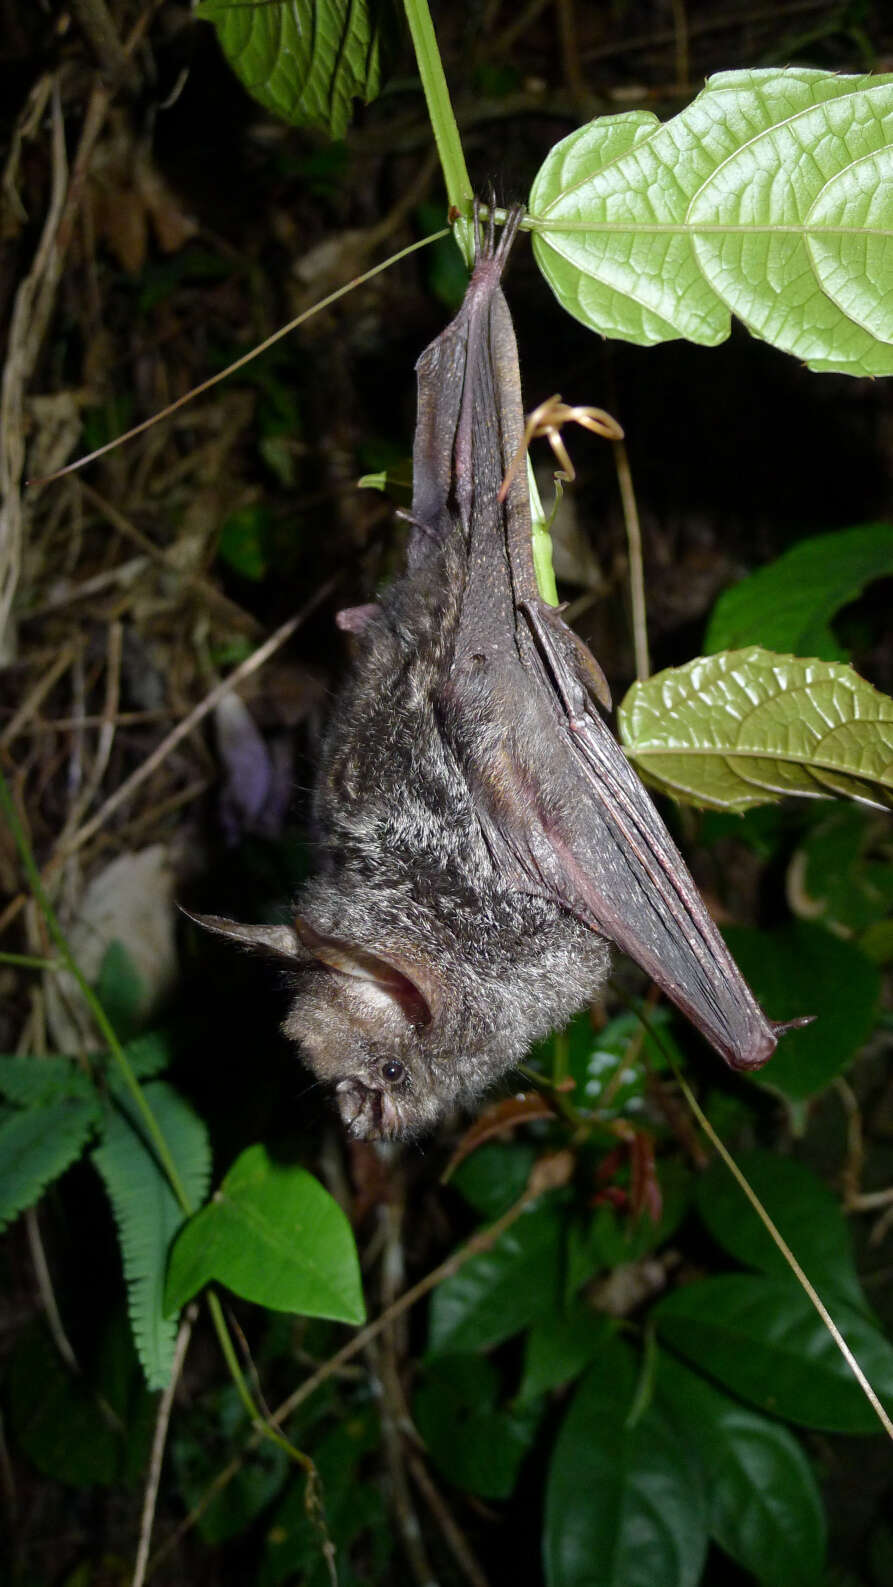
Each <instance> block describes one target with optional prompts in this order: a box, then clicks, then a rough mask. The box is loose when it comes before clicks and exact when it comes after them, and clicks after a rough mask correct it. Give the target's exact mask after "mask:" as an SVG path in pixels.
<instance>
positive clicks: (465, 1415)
mask: <svg viewBox="0 0 893 1587" xmlns="http://www.w3.org/2000/svg"><path fill="white" fill-rule="evenodd" d="M498 1397H499V1373H498V1372H497V1371H496V1368H495V1367H494V1366H493V1364H492V1362H490V1361H488V1360H486V1358H485V1357H483V1356H471V1355H446V1356H438V1358H437V1360H436V1361H433V1362H432V1363H431V1364H430V1365H429V1366H428V1368H427V1369H426V1372H425V1376H424V1378H423V1380H422V1382H421V1384H420V1385H419V1387H418V1389H417V1390H416V1392H415V1395H414V1397H413V1420H414V1421H415V1424H416V1426H417V1427H418V1430H419V1432H420V1433H421V1435H422V1438H423V1440H424V1442H425V1445H426V1446H427V1449H428V1452H429V1454H430V1455H431V1458H432V1460H433V1461H434V1463H435V1465H436V1466H438V1467H439V1469H440V1470H441V1471H442V1473H443V1475H444V1476H445V1477H446V1478H447V1480H448V1481H449V1482H452V1483H454V1484H455V1485H456V1487H458V1488H464V1489H466V1490H467V1491H469V1492H471V1493H477V1494H480V1496H481V1498H484V1499H507V1498H508V1496H509V1494H510V1493H511V1492H512V1490H513V1488H514V1486H515V1482H516V1480H517V1476H518V1469H519V1467H520V1465H521V1462H522V1460H523V1459H524V1456H525V1455H526V1453H527V1451H528V1449H529V1448H530V1446H531V1444H532V1443H533V1440H534V1437H535V1436H536V1430H537V1427H538V1425H539V1421H540V1415H541V1410H542V1406H541V1404H540V1403H539V1402H537V1403H535V1404H534V1403H532V1402H530V1401H528V1402H527V1403H526V1404H525V1405H523V1406H517V1407H515V1408H512V1407H510V1406H499V1405H497V1400H498Z"/></svg>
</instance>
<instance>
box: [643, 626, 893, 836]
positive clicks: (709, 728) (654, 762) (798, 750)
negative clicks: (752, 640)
mask: <svg viewBox="0 0 893 1587" xmlns="http://www.w3.org/2000/svg"><path fill="white" fill-rule="evenodd" d="M617 725H618V730H619V734H620V738H621V742H622V743H623V747H624V749H625V750H626V752H627V754H628V755H629V756H630V758H631V759H632V760H633V761H635V763H636V766H637V768H638V770H639V771H640V772H641V773H642V774H643V775H644V776H645V777H646V778H647V779H648V781H649V782H651V783H653V784H654V786H655V787H657V788H658V789H660V791H661V792H662V793H668V794H670V795H671V796H672V797H673V798H674V799H680V800H683V801H686V802H688V803H690V804H695V805H704V806H708V807H711V808H713V809H715V810H746V809H747V808H748V807H749V806H750V805H757V804H765V803H766V802H767V801H771V800H774V799H778V798H780V797H781V796H782V795H783V794H807V795H811V796H813V797H828V796H829V795H830V794H842V795H846V796H847V797H848V798H851V799H858V800H861V801H862V803H864V804H872V805H877V806H879V807H880V808H882V809H886V808H888V807H890V806H891V805H893V700H891V699H889V698H888V697H887V695H885V694H879V693H878V691H877V690H876V689H873V688H872V686H871V684H870V683H866V682H865V680H864V678H860V677H859V675H858V673H856V672H854V671H853V669H852V667H845V666H842V665H841V664H839V663H834V662H828V661H804V660H802V659H800V658H799V657H797V656H777V655H775V653H774V652H773V651H769V650H760V649H759V648H757V647H756V646H754V647H752V648H751V649H748V650H729V651H723V652H722V654H721V655H718V656H703V657H699V658H698V659H697V660H695V661H690V662H688V663H687V665H686V666H684V667H671V668H668V669H667V671H666V672H658V673H656V674H655V675H654V677H653V678H649V679H648V681H647V682H646V683H634V684H633V686H632V688H631V689H630V690H629V692H628V693H627V695H626V697H625V699H624V700H623V703H622V705H621V706H620V709H619V711H618V713H617Z"/></svg>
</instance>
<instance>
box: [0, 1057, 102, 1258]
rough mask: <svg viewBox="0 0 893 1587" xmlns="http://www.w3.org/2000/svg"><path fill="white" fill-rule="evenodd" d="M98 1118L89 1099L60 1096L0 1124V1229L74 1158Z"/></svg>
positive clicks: (78, 1153) (61, 1172) (56, 1177)
mask: <svg viewBox="0 0 893 1587" xmlns="http://www.w3.org/2000/svg"><path fill="white" fill-rule="evenodd" d="M35 1062H36V1063H37V1064H38V1065H39V1064H40V1063H41V1060H39V1059H37V1060H35ZM98 1116H99V1109H98V1107H97V1104H96V1102H95V1101H94V1100H92V1099H85V1098H80V1097H66V1096H60V1097H58V1099H57V1100H56V1101H53V1102H46V1103H44V1104H43V1105H41V1106H35V1107H31V1108H29V1109H28V1111H27V1112H25V1111H24V1110H23V1111H22V1112H20V1113H18V1112H17V1113H13V1114H12V1115H11V1117H9V1118H7V1119H5V1120H4V1121H3V1123H2V1124H0V1228H2V1227H3V1226H4V1225H5V1224H7V1223H9V1222H10V1221H11V1220H12V1219H13V1218H16V1217H18V1215H19V1213H20V1212H24V1210H25V1208H26V1207H31V1206H33V1205H34V1203H35V1201H37V1200H38V1198H39V1197H40V1196H41V1194H42V1193H43V1191H44V1190H45V1189H46V1187H47V1185H51V1184H52V1182H53V1180H54V1179H58V1178H59V1176H60V1174H64V1172H65V1170H66V1168H69V1167H70V1166H71V1164H72V1163H73V1162H74V1161H75V1160H76V1159H77V1158H78V1157H80V1155H81V1152H82V1151H83V1149H84V1146H85V1145H86V1143H87V1138H88V1136H89V1134H90V1131H91V1130H92V1129H93V1127H94V1125H95V1124H96V1121H97V1118H98Z"/></svg>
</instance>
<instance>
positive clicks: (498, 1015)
mask: <svg viewBox="0 0 893 1587" xmlns="http://www.w3.org/2000/svg"><path fill="white" fill-rule="evenodd" d="M521 213H522V212H521V210H520V209H516V210H514V211H511V212H509V216H508V219H507V221H506V224H505V226H504V228H503V230H502V233H501V235H500V239H499V243H498V246H497V245H496V243H495V238H494V226H493V221H492V219H491V220H490V222H489V229H488V232H487V235H486V236H484V237H482V235H481V228H480V224H479V219H478V217H477V215H476V220H475V233H476V262H475V267H474V272H473V274H472V277H471V280H470V282H469V286H468V289H467V292H466V296H465V299H464V301H463V303H462V306H461V308H460V309H459V312H458V313H457V315H456V317H455V319H454V320H453V321H452V322H451V324H450V325H448V326H447V328H446V330H445V331H444V332H443V333H442V334H441V335H440V336H438V338H437V339H436V340H435V341H434V342H432V344H431V346H430V347H428V348H427V350H426V351H425V352H424V353H423V354H422V356H421V358H420V360H419V362H418V364H417V366H416V369H417V375H418V422H417V428H416V434H415V443H414V449H413V497H412V510H411V513H410V514H409V515H408V516H409V520H410V526H411V527H410V534H409V540H408V546H407V555H406V569H405V572H404V573H403V574H402V576H401V577H399V578H398V579H397V580H396V581H395V582H394V583H392V584H391V585H390V587H389V588H387V589H385V590H384V591H383V593H382V594H381V595H380V596H379V598H378V599H377V600H376V601H375V602H373V603H371V604H369V605H365V606H359V607H353V608H350V609H348V610H346V611H343V612H340V613H339V614H338V616H337V619H336V621H337V623H338V625H339V626H340V627H341V628H342V629H345V630H347V631H350V632H351V633H353V634H354V635H355V642H356V649H357V654H356V657H355V660H354V663H353V667H352V670H351V671H350V673H349V675H348V677H347V679H346V681H345V683H344V684H343V686H342V688H341V692H340V695H339V697H338V699H337V701H336V704H335V707H334V710H333V713H332V718H331V722H330V724H329V727H328V730H327V733H326V736H325V740H324V744H323V749H322V755H321V762H320V766H319V771H318V777H317V783H316V789H315V795H314V819H315V823H316V827H317V829H318V832H319V835H320V847H321V865H320V869H319V872H318V874H317V875H315V876H314V877H313V878H311V880H310V881H309V882H308V883H307V884H306V885H305V887H304V889H303V890H302V892H301V894H300V895H299V897H298V899H297V902H296V905H295V914H294V918H293V919H292V920H291V922H290V923H289V924H284V925H266V926H245V925H240V924H239V923H237V922H235V921H228V920H225V919H222V918H220V917H218V916H201V917H196V918H198V919H200V920H201V923H202V924H204V925H206V926H208V927H209V928H210V929H211V930H214V931H217V932H220V933H222V934H224V935H226V936H229V937H232V938H235V939H236V940H237V941H239V942H241V943H243V944H245V945H247V946H249V947H255V948H258V947H259V948H262V949H266V950H267V951H269V952H272V953H274V954H276V955H277V956H278V957H280V958H281V959H283V960H284V961H286V962H287V963H288V965H289V966H290V967H291V969H292V970H293V972H294V988H295V993H294V998H293V1001H292V1003H291V1006H290V1009H289V1012H288V1015H287V1018H286V1020H285V1022H284V1025H283V1030H284V1032H285V1033H286V1035H288V1036H289V1037H291V1038H292V1039H293V1040H294V1041H296V1042H297V1043H298V1045H299V1047H300V1049H301V1051H302V1053H303V1056H304V1058H305V1059H306V1061H307V1062H308V1063H309V1065H310V1067H311V1069H312V1070H313V1071H314V1072H315V1073H316V1075H317V1076H318V1077H319V1078H320V1079H321V1080H324V1081H327V1082H329V1083H331V1085H332V1086H333V1088H334V1095H335V1099H336V1102H337V1106H338V1109H339V1111H340V1114H341V1117H342V1119H343V1122H344V1124H345V1126H346V1128H347V1130H348V1131H349V1133H350V1134H352V1135H353V1136H356V1137H361V1138H366V1139H375V1138H388V1137H396V1136H411V1135H414V1134H418V1133H420V1132H421V1131H424V1130H427V1129H430V1128H431V1127H432V1126H433V1125H434V1124H436V1122H437V1121H438V1120H439V1119H440V1118H442V1117H443V1115H444V1114H445V1113H446V1112H447V1111H448V1110H450V1109H451V1108H453V1107H454V1106H455V1105H456V1104H462V1105H466V1106H467V1105H470V1104H471V1103H473V1102H474V1100H475V1099H476V1098H478V1097H479V1096H480V1094H481V1093H482V1092H483V1091H484V1090H485V1089H486V1088H487V1087H489V1086H490V1085H492V1084H493V1082H494V1081H496V1080H497V1079H498V1078H499V1077H500V1076H501V1075H502V1074H503V1073H505V1071H506V1070H508V1069H510V1068H511V1067H512V1066H513V1065H515V1064H517V1063H518V1062H519V1061H520V1060H521V1059H522V1058H523V1057H524V1055H525V1053H526V1052H527V1051H528V1049H529V1047H530V1046H531V1044H532V1043H533V1042H534V1041H536V1040H538V1039H539V1038H541V1037H543V1036H545V1035H546V1034H548V1033H549V1032H550V1031H551V1030H553V1029H554V1028H556V1027H557V1026H559V1025H561V1024H563V1023H565V1022H566V1021H567V1020H568V1019H569V1018H570V1017H571V1016H572V1015H573V1014H574V1013H576V1012H577V1011H578V1010H579V1009H581V1008H582V1007H584V1006H585V1005H586V1004H587V1003H588V1002H591V1001H593V1000H594V999H596V998H597V997H598V995H599V993H600V991H601V989H602V987H603V985H604V982H605V979H606V976H607V974H608V969H609V955H610V950H609V939H610V940H612V941H613V942H615V943H616V944H617V945H618V946H619V947H620V948H621V949H622V950H623V951H624V952H625V953H627V954H629V955H630V957H631V958H633V959H635V960H636V961H637V962H638V963H639V964H640V965H641V966H642V968H643V969H644V970H645V971H646V972H647V974H648V975H649V976H650V977H651V978H652V980H653V981H655V982H656V983H657V985H658V986H659V987H661V988H662V990H663V991H664V992H665V993H666V994H667V996H668V997H669V998H671V999H672V1001H673V1002H674V1003H676V1004H677V1005H678V1007H679V1008H680V1009H681V1010H682V1011H683V1013H685V1014H686V1015H687V1016H688V1018H689V1019H690V1020H692V1021H693V1023H694V1024H695V1025H696V1026H697V1027H698V1029H699V1030H700V1031H701V1032H702V1033H703V1034H704V1036H705V1037H706V1038H707V1040H708V1041H709V1042H711V1043H712V1045H713V1047H714V1048H715V1049H716V1051H717V1052H718V1053H719V1054H720V1055H721V1056H722V1057H723V1058H724V1059H725V1061H726V1062H727V1063H728V1064H730V1065H731V1066H732V1067H733V1068H735V1069H755V1068H758V1067H759V1066H760V1065H762V1064H764V1063H765V1062H766V1060H767V1059H768V1058H769V1057H770V1056H771V1054H772V1052H773V1050H774V1048H775V1045H776V1040H777V1037H778V1034H779V1032H780V1031H781V1030H783V1029H785V1028H787V1027H786V1026H783V1025H779V1024H773V1023H772V1022H771V1021H770V1020H768V1019H767V1018H766V1016H765V1015H764V1014H763V1012H762V1010H761V1009H760V1008H759V1006H758V1005H757V1003H756V1001H755V999H754V997H753V994H752V993H751V991H750V989H749V987H748V986H747V984H746V982H745V981H744V980H743V978H742V976H741V974H740V972H739V971H738V969H737V966H736V965H735V963H734V961H733V960H732V958H731V956H730V954H729V952H728V949H727V948H726V946H725V944H724V942H723V940H722V938H721V936H720V935H719V932H718V931H717V929H716V927H715V925H714V924H713V921H712V920H711V918H710V916H709V914H708V912H707V909H706V907H705V905H704V903H703V901H702V899H701V898H700V896H699V894H698V891H697V888H696V887H695V884H694V882H693V880H692V878H691V876H690V875H689V872H688V870H687V868H686V866H685V863H684V861H683V859H682V857H681V855H680V854H679V852H678V850H677V849H676V847H675V845H674V843H673V841H672V839H671V838H670V835H669V833H668V832H667V830H666V828H665V826H664V824H663V822H662V821H661V818H660V816H659V815H658V813H657V811H656V809H655V807H654V805H653V804H652V802H651V799H650V798H649V796H648V794H647V792H646V791H645V788H644V787H643V785H642V783H641V782H640V781H639V779H638V777H637V776H636V774H635V772H634V771H633V770H632V768H631V767H630V765H629V763H628V762H627V760H626V757H625V756H624V754H623V752H622V750H621V748H620V746H619V745H618V743H617V742H616V740H615V739H614V737H613V735H612V734H611V732H610V730H609V728H608V727H607V725H606V723H605V722H604V720H603V718H602V716H601V714H600V711H599V709H598V704H597V700H598V699H604V684H603V679H602V674H601V669H600V668H599V666H598V664H597V662H596V661H595V659H594V658H593V657H592V655H591V654H590V652H589V651H588V650H587V648H586V646H585V644H584V643H583V641H582V640H581V639H580V638H579V637H578V636H577V635H576V634H574V633H573V631H572V630H571V629H570V628H569V627H568V626H567V625H566V624H565V622H564V620H563V618H562V616H561V614H560V611H559V609H558V608H556V607H553V606H550V605H549V604H548V603H547V602H546V601H545V600H543V598H542V597H541V596H540V594H539V592H538V589H537V584H536V578H535V575H534V568H533V559H532V551H531V519H530V503H529V497H528V490H527V484H526V479H525V476H524V471H523V469H522V470H520V471H514V472H512V463H513V459H516V457H517V454H518V452H519V449H521V448H522V443H523V437H524V416H523V409H522V404H521V384H520V376H519V370H518V354H517V347H516V343H515V335H514V329H513V326H512V322H511V317H510V315H509V310H508V305H507V303H506V300H505V297H504V295H503V292H502V288H501V278H502V274H503V269H504V266H505V262H506V258H507V256H508V253H509V249H510V248H511V245H512V241H513V238H514V236H515V233H516V231H517V228H518V224H519V221H520V218H521ZM491 214H492V206H491ZM506 482H507V483H506Z"/></svg>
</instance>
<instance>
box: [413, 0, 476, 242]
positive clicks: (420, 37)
mask: <svg viewBox="0 0 893 1587" xmlns="http://www.w3.org/2000/svg"><path fill="white" fill-rule="evenodd" d="M403 3H404V6H405V9H406V20H407V22H408V23H409V31H410V33H411V34H412V44H413V49H414V50H415V57H416V63H417V65H418V68H419V76H420V78H421V80H422V88H423V90H424V93H425V102H426V104H427V106H428V115H429V116H430V118H431V126H432V128H433V131H434V139H435V142H436V144H437V152H438V154H439V155H440V164H441V168H442V170H443V179H444V182H445V183H446V190H447V198H448V200H449V202H450V205H451V207H453V208H455V209H457V210H459V212H460V214H461V215H462V216H463V217H464V218H465V219H466V220H468V219H469V218H470V216H471V201H472V198H473V196H474V195H473V191H472V186H471V179H470V177H469V175H468V170H467V168H466V165H465V156H464V154H463V153H462V141H461V139H460V137H459V128H458V127H457V125H456V118H455V116H454V115H453V107H452V104H451V103H450V91H449V89H448V88H447V80H446V77H445V76H444V71H443V62H442V61H441V59H440V51H439V49H438V47H437V35H436V34H435V32H434V24H433V22H432V21H431V13H430V11H429V10H428V0H403ZM454 235H455V237H456V240H457V242H458V243H459V246H460V248H461V249H462V253H463V255H464V257H465V263H466V264H467V265H468V266H469V268H470V267H471V265H472V263H473V249H472V245H471V236H470V231H469V228H468V227H462V228H456V230H455V232H454Z"/></svg>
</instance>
